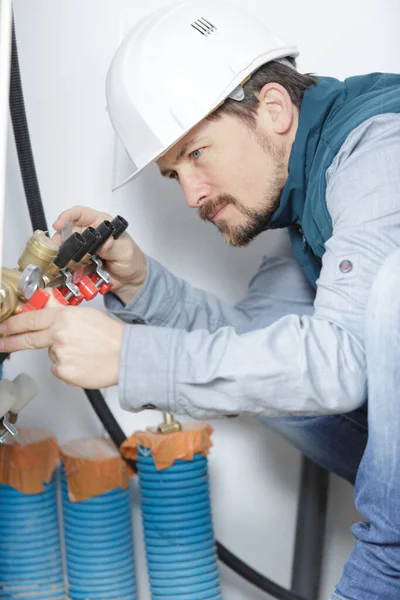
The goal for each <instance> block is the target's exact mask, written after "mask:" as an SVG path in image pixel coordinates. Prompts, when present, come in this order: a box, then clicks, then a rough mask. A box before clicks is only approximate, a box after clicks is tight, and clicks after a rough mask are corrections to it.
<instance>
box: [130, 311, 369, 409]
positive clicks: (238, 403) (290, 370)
mask: <svg viewBox="0 0 400 600" xmlns="http://www.w3.org/2000/svg"><path fill="white" fill-rule="evenodd" d="M119 391H120V401H121V405H122V407H123V408H125V409H127V410H133V411H136V410H141V409H142V408H143V407H144V406H146V405H147V404H152V405H154V406H155V407H157V408H158V409H159V410H166V411H170V412H174V413H176V414H188V415H190V416H192V417H194V418H198V419H202V418H212V417H216V416H221V415H229V414H239V413H251V414H256V415H268V416H282V415H294V414H295V415H312V414H331V413H340V412H347V411H351V410H353V409H354V408H356V407H358V406H360V405H361V404H362V403H363V401H364V400H365V397H366V377H365V357H364V352H363V349H362V347H361V346H360V344H359V343H358V342H357V341H356V340H354V338H352V336H351V335H349V334H348V333H346V332H345V331H343V330H341V329H340V328H338V327H337V326H335V325H333V324H332V323H330V322H328V321H324V320H321V319H316V318H313V317H307V316H306V317H303V318H301V317H298V316H295V315H289V316H287V317H284V318H282V319H280V320H279V321H278V322H276V323H275V324H273V325H272V326H270V327H267V328H264V329H261V330H257V331H252V332H249V333H245V334H241V335H239V334H237V333H236V332H235V331H234V329H233V328H232V327H224V328H221V329H219V330H218V331H216V332H214V333H209V332H207V331H204V330H198V331H193V332H190V333H189V332H185V331H182V330H180V331H179V330H173V329H170V328H163V329H161V328H157V327H142V326H130V327H127V328H126V331H125V336H124V342H123V349H122V354H121V368H120V380H119Z"/></svg>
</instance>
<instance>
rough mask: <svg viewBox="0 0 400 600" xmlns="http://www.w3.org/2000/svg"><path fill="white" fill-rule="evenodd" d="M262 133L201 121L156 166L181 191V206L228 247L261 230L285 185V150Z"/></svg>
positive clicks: (230, 120)
mask: <svg viewBox="0 0 400 600" xmlns="http://www.w3.org/2000/svg"><path fill="white" fill-rule="evenodd" d="M265 129H266V128H265V127H263V126H262V124H261V125H260V124H259V123H258V122H257V126H256V127H255V128H254V129H251V128H250V127H249V126H248V125H247V124H245V123H244V122H243V121H241V120H240V119H238V118H237V117H234V116H231V115H226V114H224V115H223V116H222V117H221V118H220V119H218V120H216V121H210V120H204V121H202V122H201V123H200V124H199V125H197V126H196V127H194V128H193V129H192V130H191V131H190V132H189V133H188V134H187V135H186V136H185V137H184V138H182V139H181V140H180V141H179V142H177V143H176V144H175V145H174V146H173V147H172V148H171V149H170V150H169V151H168V152H167V153H166V154H164V155H163V156H162V157H161V158H160V159H159V160H158V161H157V164H158V166H159V168H160V171H161V173H162V174H163V175H164V176H165V177H168V178H171V179H175V180H176V181H178V183H179V184H180V185H181V187H182V189H183V192H184V195H185V200H186V203H187V205H188V206H189V207H191V208H197V210H198V213H199V216H200V218H201V219H202V220H204V221H210V222H211V223H213V224H214V225H216V226H217V227H218V229H219V230H220V231H221V233H222V234H223V236H224V238H225V241H226V242H228V243H229V244H231V245H233V246H245V245H247V244H248V243H249V242H250V241H251V240H253V239H254V237H255V236H257V235H258V234H259V233H261V231H263V230H264V229H265V228H266V226H267V225H268V222H269V220H270V218H271V216H272V215H273V213H274V212H275V210H276V209H277V208H278V206H279V199H280V194H281V192H282V189H283V187H284V185H285V182H286V179H287V162H288V158H287V147H286V144H285V143H284V142H283V141H282V140H281V139H280V138H279V136H273V135H269V134H268V133H267V132H266V131H265Z"/></svg>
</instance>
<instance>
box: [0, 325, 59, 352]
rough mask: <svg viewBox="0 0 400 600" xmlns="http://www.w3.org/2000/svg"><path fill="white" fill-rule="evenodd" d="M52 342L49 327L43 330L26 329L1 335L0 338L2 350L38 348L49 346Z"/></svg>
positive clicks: (15, 350)
mask: <svg viewBox="0 0 400 600" xmlns="http://www.w3.org/2000/svg"><path fill="white" fill-rule="evenodd" d="M51 344H52V333H51V329H44V330H43V331H28V332H26V333H20V334H18V335H11V336H6V337H3V338H2V339H1V340H0V348H1V351H2V352H7V353H9V352H18V351H20V350H39V349H40V348H49V347H50V346H51Z"/></svg>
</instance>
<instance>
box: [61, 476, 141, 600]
mask: <svg viewBox="0 0 400 600" xmlns="http://www.w3.org/2000/svg"><path fill="white" fill-rule="evenodd" d="M62 498H63V515H64V538H65V548H66V555H67V572H68V581H69V597H70V599H71V600H103V599H106V598H107V599H109V600H115V599H116V598H118V600H136V598H137V595H136V576H135V564H134V558H133V539H132V517H131V501H130V489H128V490H122V489H119V488H117V489H113V490H111V491H109V492H105V493H103V494H101V495H99V496H95V497H93V498H89V499H88V500H82V501H80V502H71V501H70V500H69V497H68V487H67V480H66V476H65V472H64V470H63V476H62Z"/></svg>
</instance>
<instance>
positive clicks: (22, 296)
mask: <svg viewBox="0 0 400 600" xmlns="http://www.w3.org/2000/svg"><path fill="white" fill-rule="evenodd" d="M58 250H59V247H58V245H57V244H56V243H55V242H54V241H53V240H52V239H50V238H49V237H47V235H46V234H45V233H44V232H43V231H40V230H37V231H35V232H34V233H33V235H32V236H31V237H30V238H29V240H28V242H27V244H26V246H25V249H24V251H23V253H22V254H21V256H20V258H19V260H18V267H17V268H15V269H9V268H7V267H2V270H1V285H0V322H1V321H4V320H6V319H8V318H9V317H10V316H11V315H14V314H17V313H18V312H20V310H21V309H22V307H23V306H24V305H25V303H26V302H27V300H28V299H29V298H28V295H29V293H30V292H31V291H32V288H31V287H30V286H34V288H35V290H36V289H37V288H38V287H45V285H49V284H50V280H49V279H47V280H46V278H45V277H44V276H45V274H46V273H47V272H48V270H49V268H50V266H51V265H52V264H53V261H54V259H55V258H56V256H57V253H58ZM57 273H58V272H57ZM32 278H34V282H32V281H31V280H32Z"/></svg>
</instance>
